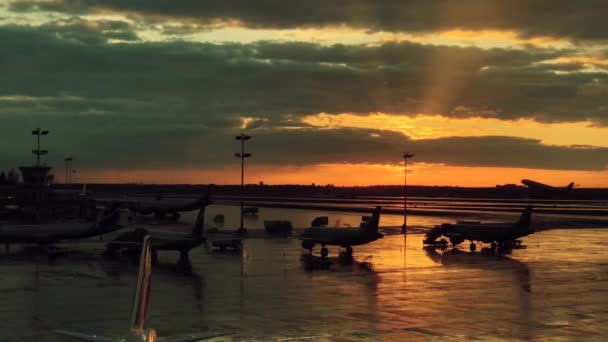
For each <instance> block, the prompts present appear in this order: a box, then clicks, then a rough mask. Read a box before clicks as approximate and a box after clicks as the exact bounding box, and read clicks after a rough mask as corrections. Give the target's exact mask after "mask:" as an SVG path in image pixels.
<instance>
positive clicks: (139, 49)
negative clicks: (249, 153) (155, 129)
mask: <svg viewBox="0 0 608 342" xmlns="http://www.w3.org/2000/svg"><path fill="white" fill-rule="evenodd" d="M53 27H55V26H53ZM68 32H72V31H68ZM91 32H94V31H86V34H81V35H80V36H79V35H77V34H75V33H74V34H72V33H70V34H65V33H62V32H60V33H59V34H58V31H57V29H56V28H55V30H53V29H52V28H48V27H20V26H12V27H3V28H0V39H1V40H2V41H3V42H4V44H3V45H2V46H0V61H1V62H2V63H1V64H0V71H1V72H2V75H3V77H2V79H0V95H14V94H20V95H28V96H36V97H40V96H42V97H58V96H65V95H70V96H76V97H80V98H84V99H94V100H95V101H98V100H99V99H106V98H111V99H122V102H123V106H125V107H123V110H118V112H122V115H135V113H136V112H139V113H138V115H144V116H155V115H158V116H164V115H167V113H171V115H174V116H175V117H180V116H198V117H200V116H203V115H205V116H218V115H219V116H225V115H237V114H238V115H245V116H251V117H264V118H266V119H270V120H276V119H277V118H280V117H282V116H285V115H290V114H291V115H309V114H315V113H319V112H326V113H342V112H352V113H358V114H367V113H369V112H387V113H404V114H415V113H433V114H441V115H445V116H454V117H468V116H482V117H496V118H499V119H518V118H535V119H537V120H539V121H544V122H571V121H585V120H591V121H593V122H596V123H597V124H598V125H606V124H607V123H608V115H607V113H608V110H607V109H606V106H605V97H604V96H603V95H602V94H603V92H602V91H601V89H604V87H605V86H606V84H607V82H608V75H606V74H605V73H589V72H585V73H580V72H578V73H572V72H570V73H564V72H563V71H564V65H563V64H554V65H553V64H543V63H540V62H543V61H545V60H548V59H553V58H556V57H559V56H567V55H570V54H572V53H573V52H572V51H570V50H545V49H530V50H509V49H490V50H483V49H478V48H459V47H445V46H427V45H420V44H413V43H387V44H383V45H380V46H346V45H334V46H329V47H325V46H319V45H316V44H311V43H284V44H280V43H271V42H259V43H254V44H237V43H230V44H228V43H227V44H219V45H215V44H205V43H191V42H181V41H176V42H158V43H138V44H98V40H101V39H106V38H103V36H102V37H101V38H98V40H95V39H94V38H86V39H85V38H83V37H82V36H86V37H88V35H89V34H90V33H91ZM100 35H103V33H100ZM74 36H79V37H80V38H79V39H78V42H81V44H74V39H75V38H73V37H74ZM85 42H89V44H86V43H85ZM127 102H128V103H131V105H126V104H124V103H127Z"/></svg>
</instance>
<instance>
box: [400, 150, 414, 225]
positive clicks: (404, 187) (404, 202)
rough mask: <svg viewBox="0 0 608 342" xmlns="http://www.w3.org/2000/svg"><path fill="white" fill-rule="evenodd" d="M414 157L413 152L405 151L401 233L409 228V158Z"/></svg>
mask: <svg viewBox="0 0 608 342" xmlns="http://www.w3.org/2000/svg"><path fill="white" fill-rule="evenodd" d="M412 157H414V155H413V154H409V153H407V152H404V153H403V226H402V227H401V234H405V231H406V230H407V160H408V159H410V158H412Z"/></svg>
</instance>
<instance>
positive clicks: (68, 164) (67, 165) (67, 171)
mask: <svg viewBox="0 0 608 342" xmlns="http://www.w3.org/2000/svg"><path fill="white" fill-rule="evenodd" d="M63 160H65V184H69V183H70V181H69V179H70V176H69V175H70V174H71V173H72V172H71V170H70V168H71V167H72V165H71V164H72V160H73V158H72V157H70V156H69V155H66V156H65V158H63Z"/></svg>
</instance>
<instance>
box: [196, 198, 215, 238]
mask: <svg viewBox="0 0 608 342" xmlns="http://www.w3.org/2000/svg"><path fill="white" fill-rule="evenodd" d="M210 197H211V191H208V192H207V194H206V195H205V196H204V197H203V198H202V199H201V202H200V209H199V211H198V215H197V216H196V221H194V228H193V229H192V237H193V238H198V239H201V238H202V237H203V231H204V229H205V209H206V208H207V206H208V205H209V204H211V203H212V202H211V200H210V199H209V198H210Z"/></svg>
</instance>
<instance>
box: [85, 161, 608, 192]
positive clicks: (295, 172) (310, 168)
mask: <svg viewBox="0 0 608 342" xmlns="http://www.w3.org/2000/svg"><path fill="white" fill-rule="evenodd" d="M408 170H409V172H408V184H410V185H427V186H434V185H437V186H439V185H443V186H463V187H493V186H495V185H502V184H508V183H513V184H520V181H521V179H524V178H529V179H534V180H537V181H539V182H543V183H547V184H551V185H555V186H565V185H567V184H568V183H569V182H571V181H572V182H575V183H577V184H580V186H581V187H583V188H594V187H608V170H604V171H569V170H566V171H565V170H543V169H525V168H501V167H460V166H445V165H441V164H421V163H413V164H411V165H409V164H408ZM79 181H80V182H84V183H148V184H240V168H239V167H237V166H234V167H225V168H210V169H200V170H197V169H180V170H105V171H85V170H82V173H81V174H80V176H79ZM260 181H262V182H264V184H266V185H275V184H303V185H310V184H312V183H315V184H317V185H325V184H334V185H336V186H368V185H400V184H403V166H402V165H398V164H395V165H378V164H318V165H307V166H289V165H288V166H273V165H252V166H250V167H247V168H246V174H245V182H246V183H247V184H258V183H259V182H260Z"/></svg>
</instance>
